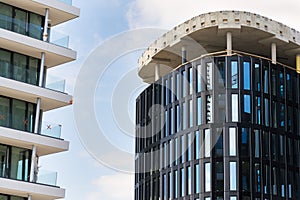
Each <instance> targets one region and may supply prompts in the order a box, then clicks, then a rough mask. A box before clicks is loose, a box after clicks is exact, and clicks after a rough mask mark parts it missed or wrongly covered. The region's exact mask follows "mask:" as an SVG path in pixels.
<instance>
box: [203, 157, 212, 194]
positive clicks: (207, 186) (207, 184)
mask: <svg viewBox="0 0 300 200" xmlns="http://www.w3.org/2000/svg"><path fill="white" fill-rule="evenodd" d="M204 177H205V181H204V184H205V192H210V191H211V168H210V163H205V167H204Z"/></svg>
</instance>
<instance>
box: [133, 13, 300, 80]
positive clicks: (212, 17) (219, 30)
mask: <svg viewBox="0 0 300 200" xmlns="http://www.w3.org/2000/svg"><path fill="white" fill-rule="evenodd" d="M228 31H231V32H233V49H236V50H242V51H247V49H245V48H246V47H243V46H242V43H247V45H248V46H247V48H248V49H249V52H250V53H256V54H264V56H269V53H270V52H269V51H270V46H269V45H270V43H276V44H277V45H278V48H277V49H278V54H277V55H278V57H279V58H280V57H281V58H284V59H286V60H288V61H287V63H286V64H290V65H293V64H294V63H293V61H292V60H291V58H288V59H287V58H286V57H290V56H294V55H295V54H300V33H299V31H296V30H295V29H293V28H290V27H288V26H286V25H284V24H282V23H280V22H277V21H274V20H272V19H269V18H267V17H264V16H261V15H258V14H255V13H250V12H245V11H218V12H210V13H206V14H201V15H198V16H195V17H193V18H191V19H190V20H187V21H185V22H184V23H182V24H180V25H178V26H176V27H174V28H173V29H172V30H170V31H168V32H167V33H165V34H164V35H162V36H161V37H160V38H159V39H157V40H156V41H154V43H152V44H151V45H150V46H149V47H148V49H147V50H146V51H145V52H144V53H143V54H142V56H141V57H140V59H139V61H138V73H139V76H140V77H141V78H142V79H143V80H144V81H145V82H153V77H154V68H155V67H154V65H155V64H156V63H162V64H165V65H167V66H168V67H171V68H173V69H174V68H175V67H177V66H178V64H180V62H179V60H180V59H178V57H180V52H179V46H183V45H185V44H184V43H186V42H183V41H184V40H185V41H186V40H191V38H192V40H194V41H196V42H197V43H198V44H200V45H201V46H204V47H205V46H208V45H210V46H213V45H215V46H218V48H214V49H213V48H209V47H208V48H205V51H207V52H208V53H210V52H213V51H215V50H216V51H218V50H225V49H226V38H225V35H226V32H228ZM249 36H250V37H249ZM212 38H213V40H212ZM237 41H238V42H237ZM255 45H256V46H255ZM257 45H258V46H257ZM171 48H175V49H176V48H177V50H174V49H173V50H170V49H171ZM256 50H257V52H255V51H256ZM170 51H171V52H172V53H171V54H174V52H173V51H178V53H175V54H177V55H176V56H174V55H171V54H170V53H169V52H170ZM172 59H174V60H176V61H174V62H172ZM190 59H192V58H190ZM161 61H162V62H161ZM167 62H169V63H167ZM167 71H170V70H167V69H163V70H162V72H161V73H162V74H164V73H167Z"/></svg>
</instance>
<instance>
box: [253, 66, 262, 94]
mask: <svg viewBox="0 0 300 200" xmlns="http://www.w3.org/2000/svg"><path fill="white" fill-rule="evenodd" d="M254 74H255V76H254V86H255V91H258V92H259V91H260V87H261V84H260V64H258V63H255V64H254Z"/></svg>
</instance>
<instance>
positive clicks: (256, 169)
mask: <svg viewBox="0 0 300 200" xmlns="http://www.w3.org/2000/svg"><path fill="white" fill-rule="evenodd" d="M260 184H261V173H260V164H258V163H255V164H254V188H255V192H260V191H261V190H260V187H261V186H260Z"/></svg>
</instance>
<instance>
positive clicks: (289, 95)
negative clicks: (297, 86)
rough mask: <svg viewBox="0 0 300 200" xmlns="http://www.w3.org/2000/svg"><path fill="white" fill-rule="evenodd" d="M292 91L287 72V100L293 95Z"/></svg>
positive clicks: (290, 80)
mask: <svg viewBox="0 0 300 200" xmlns="http://www.w3.org/2000/svg"><path fill="white" fill-rule="evenodd" d="M292 94H293V92H292V78H291V75H290V74H289V73H287V74H286V95H287V98H288V100H292V97H293V95H292Z"/></svg>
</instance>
